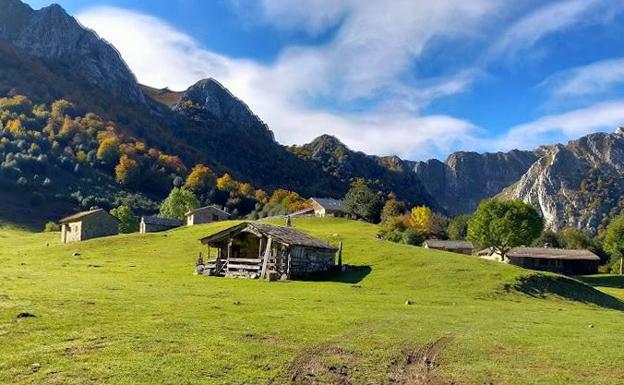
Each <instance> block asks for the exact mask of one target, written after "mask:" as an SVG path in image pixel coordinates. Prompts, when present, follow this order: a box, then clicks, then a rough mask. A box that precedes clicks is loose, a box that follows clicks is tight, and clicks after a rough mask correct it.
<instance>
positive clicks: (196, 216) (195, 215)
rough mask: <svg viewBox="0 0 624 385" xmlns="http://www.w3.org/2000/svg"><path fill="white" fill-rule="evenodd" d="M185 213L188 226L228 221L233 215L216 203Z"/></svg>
mask: <svg viewBox="0 0 624 385" xmlns="http://www.w3.org/2000/svg"><path fill="white" fill-rule="evenodd" d="M184 215H186V225H187V226H193V225H199V224H202V223H212V222H219V221H226V220H228V219H230V217H231V215H230V214H229V213H228V212H226V211H224V210H221V209H220V208H218V207H217V206H214V205H212V206H206V207H200V208H198V209H195V210H191V211H189V212H187V213H186V214H184Z"/></svg>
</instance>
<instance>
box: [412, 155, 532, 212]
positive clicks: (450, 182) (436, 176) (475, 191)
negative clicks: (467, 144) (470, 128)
mask: <svg viewBox="0 0 624 385" xmlns="http://www.w3.org/2000/svg"><path fill="white" fill-rule="evenodd" d="M537 159H538V156H537V155H536V154H535V153H534V152H531V151H518V150H514V151H510V152H508V153H502V152H498V153H485V154H478V153H476V152H456V153H453V154H451V155H450V156H449V157H448V159H447V160H446V162H441V161H439V160H436V159H432V160H428V161H426V162H413V163H412V167H413V170H414V172H415V173H416V175H417V176H418V177H419V178H420V180H421V181H422V182H423V184H424V185H425V187H426V189H427V191H428V192H429V194H431V195H432V196H433V197H435V199H436V200H437V201H438V203H439V204H440V206H442V207H443V208H444V209H445V210H446V212H447V213H448V214H449V215H458V214H465V213H471V212H473V211H474V210H475V209H476V207H477V205H478V204H479V202H480V201H481V200H482V199H485V198H489V197H492V196H494V195H496V194H498V193H500V192H501V191H502V190H503V189H504V188H505V187H507V186H509V185H511V184H513V183H515V182H516V181H518V180H519V179H520V178H521V177H522V175H523V174H524V173H525V172H526V171H527V170H528V169H529V167H531V165H532V164H533V163H534V162H535V161H536V160H537Z"/></svg>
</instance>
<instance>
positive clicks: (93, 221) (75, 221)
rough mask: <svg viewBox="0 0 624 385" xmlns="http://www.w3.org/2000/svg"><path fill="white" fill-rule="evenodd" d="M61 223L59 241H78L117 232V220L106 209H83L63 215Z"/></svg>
mask: <svg viewBox="0 0 624 385" xmlns="http://www.w3.org/2000/svg"><path fill="white" fill-rule="evenodd" d="M59 223H60V224H61V242H62V243H70V242H80V241H85V240H87V239H91V238H98V237H106V236H109V235H116V234H118V233H119V229H118V227H119V221H117V218H115V217H113V216H112V215H110V214H109V213H108V212H107V211H106V210H103V209H96V210H90V211H83V212H80V213H77V214H74V215H70V216H68V217H65V218H63V219H61V220H60V221H59Z"/></svg>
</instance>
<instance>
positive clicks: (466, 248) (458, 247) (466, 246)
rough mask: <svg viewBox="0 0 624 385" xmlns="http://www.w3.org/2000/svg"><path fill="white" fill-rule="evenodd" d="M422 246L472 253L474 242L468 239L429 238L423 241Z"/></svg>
mask: <svg viewBox="0 0 624 385" xmlns="http://www.w3.org/2000/svg"><path fill="white" fill-rule="evenodd" d="M422 247H424V248H426V249H436V250H443V251H450V252H452V253H459V254H466V255H472V249H473V246H472V243H470V242H468V241H445V240H440V239H427V240H426V241H424V242H423V244H422Z"/></svg>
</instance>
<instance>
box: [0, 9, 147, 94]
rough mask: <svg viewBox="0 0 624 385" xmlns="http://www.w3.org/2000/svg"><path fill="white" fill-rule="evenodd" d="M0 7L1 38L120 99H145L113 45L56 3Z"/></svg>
mask: <svg viewBox="0 0 624 385" xmlns="http://www.w3.org/2000/svg"><path fill="white" fill-rule="evenodd" d="M0 9H1V10H2V13H1V14H0V39H4V40H6V41H8V42H9V43H11V44H12V45H13V46H15V47H16V48H17V49H19V50H20V51H22V52H24V53H26V54H28V55H31V56H33V57H36V58H40V59H42V60H44V61H45V62H46V64H48V65H49V66H51V67H53V68H54V69H55V70H58V71H62V72H64V73H66V74H70V75H72V76H75V77H78V78H80V79H81V80H83V81H86V82H87V83H89V84H91V85H94V86H96V87H98V88H100V89H102V90H107V91H108V92H110V93H112V94H113V95H114V96H115V97H117V98H119V99H121V100H124V101H126V102H133V103H141V104H143V103H145V99H144V96H143V93H142V92H141V90H140V88H139V86H138V84H137V81H136V78H135V77H134V75H133V74H132V72H131V71H130V69H129V68H128V66H127V65H126V64H125V62H124V61H123V59H122V58H121V56H120V55H119V53H118V52H117V51H116V50H115V48H113V46H111V45H110V44H108V43H107V42H106V41H105V40H103V39H101V38H100V37H98V36H97V34H96V33H95V32H93V31H90V30H87V29H85V28H84V27H82V26H81V25H80V24H79V23H78V22H77V21H76V19H74V18H73V17H72V16H70V15H68V14H67V13H66V12H65V10H63V8H61V7H60V6H59V5H56V4H53V5H50V6H49V7H45V8H42V9H40V10H38V11H35V10H33V9H31V8H30V7H29V6H28V5H26V4H24V3H22V2H21V1H19V0H0Z"/></svg>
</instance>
